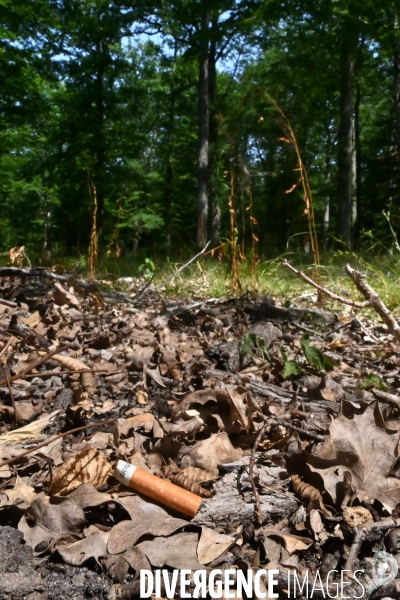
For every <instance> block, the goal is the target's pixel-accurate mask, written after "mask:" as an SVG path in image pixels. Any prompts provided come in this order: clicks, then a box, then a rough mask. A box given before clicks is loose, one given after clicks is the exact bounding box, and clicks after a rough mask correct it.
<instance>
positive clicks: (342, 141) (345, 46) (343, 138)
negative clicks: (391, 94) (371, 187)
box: [338, 34, 355, 248]
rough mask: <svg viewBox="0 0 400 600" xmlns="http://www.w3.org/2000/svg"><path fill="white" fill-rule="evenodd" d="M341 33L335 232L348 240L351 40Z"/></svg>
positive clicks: (352, 75) (351, 87)
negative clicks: (336, 227)
mask: <svg viewBox="0 0 400 600" xmlns="http://www.w3.org/2000/svg"><path fill="white" fill-rule="evenodd" d="M349 38H350V34H348V35H347V36H346V35H345V36H344V39H343V43H342V49H341V57H340V63H341V64H340V126H339V155H338V209H339V210H338V233H339V235H340V236H341V237H342V238H343V241H344V242H345V244H346V246H347V247H349V248H350V247H351V243H352V232H351V229H352V194H351V191H352V179H353V147H354V144H353V139H354V119H353V108H354V107H353V104H354V86H353V78H354V62H355V61H354V44H353V41H352V39H351V38H350V39H349Z"/></svg>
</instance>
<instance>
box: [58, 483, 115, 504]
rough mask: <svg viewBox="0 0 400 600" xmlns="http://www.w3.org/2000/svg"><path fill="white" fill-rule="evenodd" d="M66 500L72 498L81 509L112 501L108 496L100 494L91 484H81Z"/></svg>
mask: <svg viewBox="0 0 400 600" xmlns="http://www.w3.org/2000/svg"><path fill="white" fill-rule="evenodd" d="M68 498H72V500H74V501H75V502H76V503H77V504H78V506H80V507H81V508H88V507H89V506H91V507H95V506H99V505H100V504H104V503H105V502H110V501H112V497H111V496H110V495H109V494H101V493H100V492H98V491H97V490H96V488H95V487H94V486H93V485H92V484H91V483H82V484H81V485H80V486H79V487H77V488H76V490H74V491H73V492H71V494H69V496H68Z"/></svg>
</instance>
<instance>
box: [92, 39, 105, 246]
mask: <svg viewBox="0 0 400 600" xmlns="http://www.w3.org/2000/svg"><path fill="white" fill-rule="evenodd" d="M96 51H97V53H98V60H99V66H98V70H97V73H96V79H95V85H96V98H95V103H96V117H97V132H96V133H97V137H96V165H95V169H94V173H93V176H94V177H93V178H94V184H95V187H96V193H97V223H96V228H97V234H98V236H99V237H100V236H101V232H102V228H103V219H104V165H105V140H104V120H105V114H104V113H105V107H104V58H103V56H104V48H103V46H102V44H101V43H99V44H98V45H97V48H96Z"/></svg>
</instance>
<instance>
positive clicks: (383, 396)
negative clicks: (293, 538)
mask: <svg viewBox="0 0 400 600" xmlns="http://www.w3.org/2000/svg"><path fill="white" fill-rule="evenodd" d="M372 393H373V395H374V396H375V398H378V400H382V402H387V403H388V404H393V405H394V406H400V397H399V396H395V395H394V394H389V392H384V391H382V390H377V389H376V388H373V390H372Z"/></svg>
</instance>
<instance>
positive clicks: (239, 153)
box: [0, 0, 400, 264]
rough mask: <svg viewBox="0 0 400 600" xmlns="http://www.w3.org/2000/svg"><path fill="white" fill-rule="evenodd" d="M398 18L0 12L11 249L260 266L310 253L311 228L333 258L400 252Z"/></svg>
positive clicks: (166, 6)
mask: <svg viewBox="0 0 400 600" xmlns="http://www.w3.org/2000/svg"><path fill="white" fill-rule="evenodd" d="M399 12H400V4H399V2H398V1H392V0H390V1H389V0H381V1H380V2H379V3H376V2H371V1H369V0H365V1H364V2H359V1H355V0H312V1H308V0H304V1H302V2H296V1H295V0H281V1H280V2H277V1H276V0H237V1H232V0H179V1H178V2H174V1H173V0H146V1H142V0H131V1H126V0H114V1H107V2H106V1H104V0H68V1H65V0H34V1H32V0H31V1H26V0H0V23H1V26H0V32H1V33H0V128H1V145H0V206H1V211H0V250H2V251H4V252H5V251H6V250H8V249H9V248H10V247H12V246H20V245H25V246H26V248H27V252H28V253H31V255H32V254H35V255H36V256H37V257H40V259H41V261H42V264H49V262H51V261H52V260H53V259H54V258H55V257H61V258H62V257H67V256H69V257H70V256H74V257H78V258H79V257H85V256H86V255H87V251H88V247H89V246H91V252H92V253H95V254H96V253H97V252H99V254H100V255H103V256H105V255H106V254H107V253H108V255H112V256H114V257H120V256H122V257H123V256H130V255H132V254H134V253H135V252H136V253H137V252H138V251H139V252H144V254H145V255H149V256H152V257H153V258H157V257H161V258H162V257H164V256H165V255H167V256H170V255H171V256H175V257H180V258H181V257H183V254H185V252H186V251H187V253H189V252H192V251H193V250H194V251H195V250H196V247H203V246H204V245H205V242H206V240H207V239H209V238H211V239H212V243H213V245H214V246H217V245H218V244H221V243H222V244H225V246H224V245H223V247H222V250H224V248H226V244H227V243H228V244H230V245H232V243H235V244H236V245H237V248H239V253H241V254H242V255H244V254H245V253H247V254H249V253H250V254H251V255H252V257H253V258H255V257H262V256H273V255H277V254H279V253H282V252H284V251H285V250H286V249H287V248H289V249H291V250H299V249H300V250H302V251H307V249H308V247H309V245H310V240H309V239H308V233H307V232H309V231H311V230H310V223H309V220H310V218H311V219H312V220H313V226H314V225H315V230H316V231H315V233H316V236H317V238H318V242H319V245H320V247H321V248H323V249H325V250H328V249H330V250H332V249H339V250H340V249H346V248H347V249H356V250H359V249H360V248H363V247H364V248H365V247H371V248H372V247H375V248H377V249H381V250H383V251H384V252H387V251H390V248H391V247H392V246H395V245H396V236H395V232H396V227H397V223H399V224H400V210H399V208H400V189H399V183H400V171H399V166H400V165H399V161H400V154H399V150H400V26H399ZM290 128H291V129H290ZM290 131H292V132H293V133H294V135H295V139H296V141H295V142H294V140H293V138H291V137H290V135H291V134H290ZM298 153H299V154H300V156H301V158H302V161H303V163H304V167H305V169H306V171H305V170H301V171H300V172H299V170H298V167H299V164H298V158H299V156H298ZM307 174H308V178H309V185H310V189H311V190H312V194H313V206H312V205H311V195H310V194H309V193H308V192H307V190H308V189H309V188H308V187H307V188H304V186H303V185H302V184H303V183H304V178H306V177H307ZM299 175H301V176H302V177H303V180H302V179H301V178H300V180H299ZM312 209H313V210H312ZM391 228H392V229H391ZM311 233H312V231H311ZM50 253H51V254H50Z"/></svg>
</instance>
